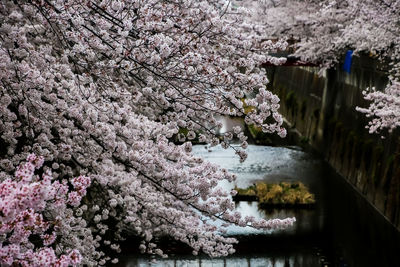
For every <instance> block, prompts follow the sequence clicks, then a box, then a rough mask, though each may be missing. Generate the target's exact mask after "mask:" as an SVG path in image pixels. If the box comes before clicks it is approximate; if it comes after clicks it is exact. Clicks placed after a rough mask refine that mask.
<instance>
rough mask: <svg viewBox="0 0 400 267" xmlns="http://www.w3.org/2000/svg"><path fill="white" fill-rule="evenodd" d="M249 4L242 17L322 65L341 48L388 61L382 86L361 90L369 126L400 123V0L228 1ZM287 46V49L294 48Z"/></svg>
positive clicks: (253, 27) (328, 64)
mask: <svg viewBox="0 0 400 267" xmlns="http://www.w3.org/2000/svg"><path fill="white" fill-rule="evenodd" d="M235 5H236V6H244V7H246V8H248V9H249V10H250V12H249V14H251V15H250V16H248V17H246V21H247V22H248V23H249V25H250V26H251V30H252V31H255V32H257V33H258V34H259V35H260V36H262V37H263V38H264V39H273V38H278V39H279V38H283V39H284V40H288V41H291V43H292V44H293V47H292V48H293V50H294V55H295V56H297V57H299V58H300V59H301V60H303V61H306V62H314V63H317V64H319V65H321V66H323V67H332V66H333V65H334V64H336V63H338V62H339V61H340V59H341V58H342V57H343V55H344V54H345V52H346V50H348V49H352V50H354V55H357V54H358V53H361V52H364V53H365V52H366V53H369V54H370V56H372V57H375V58H378V59H380V60H383V61H384V62H385V63H388V62H390V65H391V66H390V67H389V72H390V76H389V83H388V86H387V87H386V89H385V90H384V92H379V91H376V90H375V89H374V88H369V89H367V90H365V92H364V94H365V99H367V100H369V101H371V102H372V103H371V105H370V106H369V107H368V108H358V110H359V111H361V112H363V113H365V114H366V115H367V116H368V117H372V120H371V121H370V123H369V125H368V126H367V128H369V130H370V132H371V133H373V132H378V131H381V130H383V129H388V130H389V131H391V130H393V129H394V128H396V127H398V126H400V104H399V103H400V87H399V84H400V83H399V81H400V27H399V25H400V1H399V0H261V1H252V0H243V1H234V5H233V6H235ZM293 50H292V51H293Z"/></svg>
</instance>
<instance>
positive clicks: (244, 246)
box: [114, 145, 400, 267]
mask: <svg viewBox="0 0 400 267" xmlns="http://www.w3.org/2000/svg"><path fill="white" fill-rule="evenodd" d="M247 151H248V154H249V156H248V159H247V160H246V161H245V162H244V163H239V158H238V157H237V156H236V155H235V154H234V152H233V151H232V150H230V149H228V150H224V149H222V148H221V147H214V148H211V151H210V150H209V149H206V148H204V146H201V145H196V146H194V148H193V152H194V153H195V154H197V155H199V156H202V157H203V158H204V159H206V160H209V161H211V162H213V163H217V164H219V165H221V166H222V167H224V168H226V169H228V170H229V171H230V172H232V173H235V174H236V175H237V177H238V178H237V181H236V182H235V183H232V184H229V183H226V184H224V185H223V186H224V187H225V188H227V189H229V188H233V187H234V186H235V185H237V186H239V187H247V186H249V185H252V184H253V183H256V182H257V181H266V182H281V181H287V182H295V181H301V182H303V183H304V184H305V185H306V186H307V187H308V188H309V189H310V191H311V192H312V193H313V194H315V199H316V206H315V208H314V209H271V210H262V209H259V208H258V206H257V203H256V202H237V203H236V207H237V210H239V211H241V212H242V213H243V214H244V215H254V216H256V217H262V218H266V219H273V218H285V217H296V220H297V221H296V223H295V225H294V226H292V227H291V228H289V229H286V230H279V231H274V232H271V231H258V230H254V229H251V228H244V229H243V228H240V227H230V228H229V230H228V234H229V235H232V236H236V237H237V238H238V239H239V244H238V245H237V246H236V250H237V252H236V253H235V254H233V255H231V256H229V257H227V258H218V259H211V258H208V257H206V256H191V254H190V250H188V249H187V248H184V247H182V248H181V247H180V245H179V244H177V243H176V242H173V241H171V240H167V241H165V242H164V243H163V244H162V246H164V249H166V250H169V251H170V257H169V258H168V259H157V260H156V262H152V260H153V258H152V257H151V256H148V255H141V254H137V253H136V252H135V251H136V247H130V245H129V242H128V243H127V244H125V246H124V247H125V248H124V250H123V253H122V255H121V257H120V263H119V264H118V266H132V267H133V266H160V267H161V266H182V267H184V266H187V267H195V266H202V267H204V266H221V267H222V266H228V267H229V266H238V267H239V266H249V267H250V266H251V267H252V266H259V267H264V266H271V267H292V266H293V267H297V266H305V267H314V266H315V267H321V266H326V267H328V266H329V267H330V266H340V267H345V266H348V267H350V266H352V267H386V266H388V267H396V266H400V256H399V255H400V234H399V232H398V231H397V230H396V229H395V228H394V227H393V226H392V225H391V224H390V223H389V222H388V221H387V220H386V219H385V218H384V217H383V216H382V215H381V214H379V213H378V211H377V210H376V209H374V208H373V207H372V206H371V205H370V204H368V203H367V202H366V201H365V199H364V198H363V197H362V196H361V195H360V194H359V193H358V192H357V191H356V190H354V189H353V188H352V186H351V185H349V184H348V183H347V182H346V181H345V180H344V179H343V178H342V177H340V176H339V175H337V174H336V173H335V171H334V170H333V169H332V168H331V167H330V166H329V165H328V164H327V163H326V162H324V161H323V160H322V159H321V158H319V157H318V156H316V155H313V154H310V153H306V152H304V151H302V150H301V149H300V148H299V147H271V146H255V145H250V146H249V147H248V149H247ZM135 246H136V244H135ZM114 266H115V265H114Z"/></svg>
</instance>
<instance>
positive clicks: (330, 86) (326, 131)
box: [267, 57, 400, 230]
mask: <svg viewBox="0 0 400 267" xmlns="http://www.w3.org/2000/svg"><path fill="white" fill-rule="evenodd" d="M267 72H268V75H269V78H270V87H271V88H270V89H271V90H272V91H274V92H275V93H276V94H277V95H278V96H279V97H280V99H281V113H282V114H283V115H284V116H285V118H286V119H287V121H288V124H289V126H290V127H291V131H294V132H296V133H298V134H299V135H300V140H301V141H302V142H303V143H308V144H309V145H310V146H311V147H312V148H313V149H314V150H316V151H317V152H318V153H320V154H321V155H322V156H323V157H324V159H325V160H326V161H327V162H328V163H329V164H330V165H331V166H332V167H333V168H334V169H335V170H336V171H337V172H338V173H339V174H340V175H341V176H343V177H344V178H345V179H346V180H347V181H348V182H349V183H350V184H351V185H353V186H354V188H355V189H356V190H358V191H359V192H360V193H361V194H362V195H363V196H364V197H365V198H366V199H367V200H368V202H370V203H371V204H372V205H373V206H374V207H375V208H376V209H377V210H378V211H379V212H380V213H382V214H383V215H384V216H385V217H386V218H387V219H388V220H389V221H390V222H391V223H392V224H393V225H394V226H395V227H397V229H399V230H400V138H399V136H400V135H399V131H395V132H393V133H391V134H389V133H383V135H384V136H385V138H384V139H382V138H381V136H380V135H377V134H375V135H371V134H369V133H368V130H367V129H366V128H365V125H367V124H368V119H367V118H366V117H365V116H364V114H361V113H359V112H357V111H356V110H355V107H356V106H361V107H366V106H367V105H368V103H367V102H366V101H365V100H364V99H363V95H362V91H363V90H364V89H366V88H367V87H375V88H377V89H380V90H382V89H383V88H384V87H385V85H386V84H387V75H388V74H387V72H386V71H384V70H383V68H382V66H381V65H380V64H379V63H378V62H377V61H375V60H373V59H371V58H369V57H361V58H356V57H354V59H353V63H352V67H351V71H350V73H347V72H345V71H343V70H342V69H341V68H340V67H339V66H338V67H337V68H332V69H329V70H326V71H324V72H323V74H322V75H318V72H319V69H318V68H316V67H268V68H267ZM321 178H323V177H321Z"/></svg>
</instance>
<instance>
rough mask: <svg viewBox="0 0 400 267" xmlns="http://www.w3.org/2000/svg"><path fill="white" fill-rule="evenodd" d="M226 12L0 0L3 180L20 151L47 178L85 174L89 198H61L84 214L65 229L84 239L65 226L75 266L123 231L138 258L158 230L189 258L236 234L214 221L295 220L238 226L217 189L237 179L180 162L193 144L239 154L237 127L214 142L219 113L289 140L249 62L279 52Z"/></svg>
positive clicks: (191, 5) (160, 3)
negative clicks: (185, 248) (39, 160)
mask: <svg viewBox="0 0 400 267" xmlns="http://www.w3.org/2000/svg"><path fill="white" fill-rule="evenodd" d="M223 7H224V5H223V4H222V3H221V2H220V1H216V0H207V1H206V0H200V1H199V0H172V1H171V0H168V1H167V0H147V1H142V0H126V1H117V0H116V1H114V0H113V1H110V0H103V1H90V0H79V1H78V0H38V1H11V0H6V1H2V2H1V3H0V21H1V23H0V36H1V37H0V111H1V112H0V180H4V179H5V178H6V177H9V174H11V173H13V172H14V171H15V169H16V167H17V166H18V165H19V164H20V162H22V161H24V160H25V158H26V156H27V155H28V154H30V153H35V154H36V155H38V156H41V157H44V159H45V167H47V168H51V169H52V176H53V178H54V179H56V180H57V179H60V180H61V179H72V178H73V177H76V176H78V175H82V176H87V177H90V178H91V179H92V183H91V186H90V187H89V188H87V194H86V196H85V197H84V198H83V199H82V200H81V199H78V198H76V199H75V202H74V200H73V199H72V200H71V201H72V202H71V205H72V204H73V203H78V202H79V201H78V200H81V204H82V205H83V206H82V207H79V206H78V207H74V209H71V210H73V212H74V213H75V215H76V216H78V217H79V218H81V217H80V216H82V218H85V219H84V220H80V219H79V221H80V223H77V224H76V225H75V226H74V227H76V228H77V229H81V230H79V231H78V230H77V229H75V230H74V231H73V232H79V233H85V232H90V233H92V235H88V236H87V238H83V239H82V236H73V235H72V236H71V233H72V232H71V231H70V230H69V225H72V224H73V223H72V222H71V223H69V222H68V223H66V225H68V227H66V228H65V238H64V239H62V240H61V241H62V242H69V243H68V247H71V246H72V247H73V246H74V244H73V243H74V242H75V243H76V249H77V250H79V253H80V254H81V255H82V256H83V259H82V262H83V263H84V264H87V265H103V264H105V263H106V262H107V260H111V259H110V257H106V256H105V255H104V253H103V252H96V253H94V252H93V246H94V245H95V247H97V248H98V249H101V248H102V247H104V246H107V247H109V248H110V249H111V250H113V251H116V252H119V251H120V248H119V246H118V245H117V243H115V241H116V240H118V239H121V238H122V236H123V235H125V234H126V233H127V232H128V233H132V234H135V235H138V236H140V237H142V238H143V244H142V245H141V246H140V249H141V250H142V251H143V252H148V253H154V254H158V255H161V256H165V255H164V253H163V252H162V251H161V250H159V249H158V248H157V246H156V244H155V243H154V240H155V237H157V236H161V235H168V236H171V237H172V238H175V239H177V240H180V241H182V242H184V243H187V244H189V245H190V246H191V247H192V248H193V251H194V253H198V252H200V251H202V252H205V253H207V254H208V255H211V256H222V255H227V254H229V253H233V252H234V249H233V244H234V243H235V242H236V240H235V239H233V238H227V237H224V236H223V232H224V227H222V228H219V229H217V228H216V227H215V226H214V225H213V224H212V223H210V222H211V221H213V220H216V219H220V220H224V221H225V222H227V223H234V224H239V225H242V226H246V225H251V226H253V227H257V228H266V229H271V228H283V227H286V226H289V225H291V224H293V222H294V218H288V219H284V220H277V219H275V220H271V221H265V220H255V219H254V218H251V217H246V218H242V217H241V216H240V214H238V213H236V212H234V211H233V209H234V204H233V203H232V201H231V196H230V195H231V193H230V192H225V191H224V190H222V189H221V188H219V186H218V183H219V181H220V180H225V179H227V180H229V181H232V180H233V179H234V175H232V174H229V173H228V172H227V171H226V170H221V169H220V168H218V166H215V165H212V164H210V163H208V162H204V161H203V160H202V159H200V158H196V157H194V156H193V155H191V142H190V140H193V139H196V138H197V139H198V140H199V141H201V142H206V143H209V144H211V145H217V144H219V143H221V145H223V146H224V147H226V148H228V147H232V145H231V143H232V140H233V138H234V137H237V138H239V139H240V140H241V142H242V143H241V147H242V148H236V147H235V148H234V149H236V150H237V154H238V155H239V157H240V159H241V160H244V159H245V158H246V152H245V151H244V149H245V148H246V147H247V143H246V137H245V135H244V134H243V131H242V130H241V129H235V130H234V131H232V132H231V133H227V134H225V135H224V136H219V135H218V134H217V133H218V129H219V127H220V126H221V125H220V123H218V122H217V120H216V116H220V115H222V116H244V117H245V121H246V123H248V124H255V125H257V126H259V127H261V128H262V129H263V130H264V131H265V132H270V133H274V132H276V133H278V134H279V135H280V136H282V137H283V136H284V135H285V133H286V132H285V129H284V128H282V117H281V115H279V113H278V111H277V110H278V108H279V99H278V98H277V97H276V96H275V95H273V94H272V93H270V92H269V91H266V90H265V89H264V88H265V85H266V83H267V82H268V81H267V78H266V74H265V71H263V70H262V69H260V68H259V67H258V66H259V65H260V64H261V63H264V61H265V60H266V54H267V52H268V51H269V50H270V49H276V46H277V45H276V44H272V43H271V42H264V43H262V42H260V41H261V39H260V38H258V37H256V36H255V35H249V34H248V32H247V31H244V30H243V29H245V25H244V22H243V20H242V16H240V15H239V14H228V12H226V9H224V8H223ZM253 92H255V98H254V99H247V100H246V104H247V105H251V106H253V107H254V109H252V111H251V112H249V113H247V114H244V113H245V112H244V107H243V99H244V98H245V94H247V93H253ZM180 129H186V130H187V131H188V134H187V135H186V134H180V132H179V130H180ZM175 136H177V137H178V138H179V141H181V142H182V143H183V144H182V145H176V144H174V143H173V142H172V141H173V140H174V137H175ZM70 183H72V184H73V183H74V181H73V180H70ZM72 197H74V196H72ZM75 197H78V196H75ZM72 206H74V205H72ZM65 216H66V220H67V219H68V218H70V219H71V220H72V219H74V218H75V217H74V216H72V214H69V215H68V214H66V215H65ZM60 231H62V230H60ZM62 242H61V244H60V248H61V249H60V251H58V252H57V253H59V255H60V254H62V253H64V252H63V251H62V247H63V245H62ZM85 242H88V243H87V244H84V243H85ZM99 247H100V248H99ZM56 256H57V255H56ZM114 261H115V260H114Z"/></svg>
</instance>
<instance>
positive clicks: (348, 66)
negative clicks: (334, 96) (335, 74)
mask: <svg viewBox="0 0 400 267" xmlns="http://www.w3.org/2000/svg"><path fill="white" fill-rule="evenodd" d="M352 56H353V50H347V52H346V58H345V59H344V64H343V70H344V71H345V72H347V73H350V69H351V59H352Z"/></svg>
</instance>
